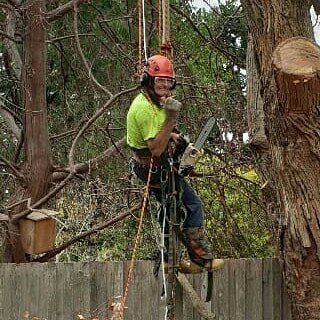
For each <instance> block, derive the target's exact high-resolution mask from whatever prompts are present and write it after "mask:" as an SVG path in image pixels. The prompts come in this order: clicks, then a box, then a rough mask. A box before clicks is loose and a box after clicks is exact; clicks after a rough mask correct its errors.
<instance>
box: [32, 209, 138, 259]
mask: <svg viewBox="0 0 320 320" xmlns="http://www.w3.org/2000/svg"><path fill="white" fill-rule="evenodd" d="M140 207H141V205H140V204H137V205H135V206H134V207H132V208H130V209H128V210H126V211H124V212H122V213H120V214H119V215H118V216H117V217H115V218H113V219H111V220H109V221H107V222H105V223H102V224H99V225H97V226H95V227H93V228H92V229H91V230H88V231H85V232H82V233H80V234H79V235H78V236H76V237H75V238H73V239H71V240H70V241H67V242H66V243H64V244H63V245H61V246H60V247H58V248H55V249H53V250H51V251H49V252H47V253H46V254H45V255H44V256H42V257H40V258H38V259H35V260H33V262H46V261H48V260H49V259H50V258H52V257H54V256H56V255H57V254H58V253H60V252H61V251H63V250H65V249H66V248H68V247H69V246H71V245H72V244H74V243H76V242H77V241H79V240H82V239H84V238H86V237H88V236H91V235H92V234H95V233H97V232H98V231H101V230H104V229H105V228H107V227H110V226H111V225H113V224H115V223H117V222H119V221H121V220H123V219H125V218H126V217H128V216H129V215H131V213H132V211H135V210H137V209H139V208H140Z"/></svg>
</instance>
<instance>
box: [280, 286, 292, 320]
mask: <svg viewBox="0 0 320 320" xmlns="http://www.w3.org/2000/svg"><path fill="white" fill-rule="evenodd" d="M281 288H282V290H281V293H282V320H291V319H292V315H291V303H290V300H289V296H288V293H287V288H286V286H285V283H284V281H282V286H281Z"/></svg>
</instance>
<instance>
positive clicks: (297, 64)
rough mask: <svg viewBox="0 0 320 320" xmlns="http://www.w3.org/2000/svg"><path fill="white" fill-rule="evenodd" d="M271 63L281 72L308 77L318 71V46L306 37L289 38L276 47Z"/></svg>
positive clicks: (319, 59) (319, 53)
mask: <svg viewBox="0 0 320 320" xmlns="http://www.w3.org/2000/svg"><path fill="white" fill-rule="evenodd" d="M273 63H274V65H275V67H276V68H277V69H278V70H279V71H281V72H283V73H286V74H288V75H293V76H296V77H297V78H299V77H300V78H301V79H302V80H304V79H308V78H311V77H314V76H317V74H318V72H319V71H320V48H319V47H318V46H317V45H316V44H314V43H313V42H312V41H311V40H309V39H307V38H302V37H293V38H289V39H287V40H285V41H282V42H281V43H280V44H279V45H278V46H277V47H276V49H275V51H274V54H273Z"/></svg>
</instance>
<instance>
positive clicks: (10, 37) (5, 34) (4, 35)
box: [0, 30, 22, 43]
mask: <svg viewBox="0 0 320 320" xmlns="http://www.w3.org/2000/svg"><path fill="white" fill-rule="evenodd" d="M0 35H1V36H2V37H3V38H7V39H9V40H11V41H13V42H15V43H22V41H21V40H18V39H17V38H15V37H12V36H11V35H10V34H7V33H5V32H3V31H1V30H0Z"/></svg>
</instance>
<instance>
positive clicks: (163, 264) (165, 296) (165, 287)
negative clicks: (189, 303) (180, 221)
mask: <svg viewBox="0 0 320 320" xmlns="http://www.w3.org/2000/svg"><path fill="white" fill-rule="evenodd" d="M166 211H167V210H166V207H165V206H164V209H163V222H162V230H161V231H162V232H161V265H162V277H163V288H164V298H165V301H167V296H168V293H167V280H166V271H165V261H164V248H165V245H164V237H165V225H166V214H167V212H166ZM164 319H165V320H167V319H168V306H167V304H166V310H165V315H164Z"/></svg>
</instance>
